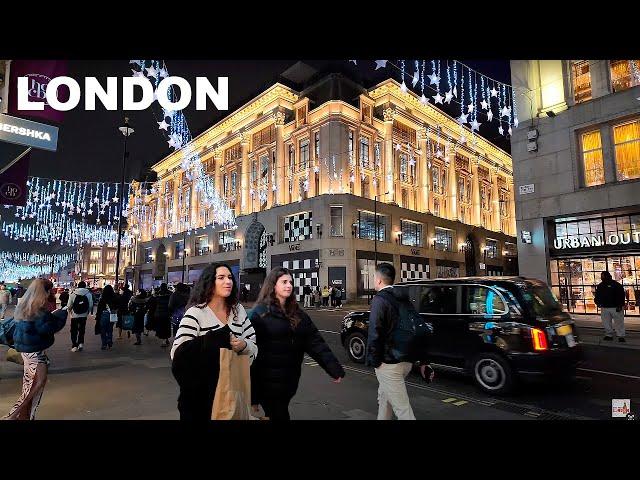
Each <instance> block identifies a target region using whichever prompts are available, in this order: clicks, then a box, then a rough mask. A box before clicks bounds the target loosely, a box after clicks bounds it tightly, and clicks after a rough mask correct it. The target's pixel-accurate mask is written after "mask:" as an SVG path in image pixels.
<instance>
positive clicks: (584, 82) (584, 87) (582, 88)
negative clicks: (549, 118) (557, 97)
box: [571, 60, 591, 103]
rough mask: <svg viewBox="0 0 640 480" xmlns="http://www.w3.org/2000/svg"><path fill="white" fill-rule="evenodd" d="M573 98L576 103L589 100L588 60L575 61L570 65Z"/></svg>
mask: <svg viewBox="0 0 640 480" xmlns="http://www.w3.org/2000/svg"><path fill="white" fill-rule="evenodd" d="M571 69H572V77H573V98H574V99H575V102H576V103H580V102H585V101H587V100H591V72H590V70H589V60H576V61H574V62H573V64H572V67H571Z"/></svg>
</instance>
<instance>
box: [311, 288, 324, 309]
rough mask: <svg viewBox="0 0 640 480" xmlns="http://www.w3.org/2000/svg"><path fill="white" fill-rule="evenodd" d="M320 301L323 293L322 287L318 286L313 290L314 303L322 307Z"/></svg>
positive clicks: (317, 306)
mask: <svg viewBox="0 0 640 480" xmlns="http://www.w3.org/2000/svg"><path fill="white" fill-rule="evenodd" d="M320 302H322V294H321V293H320V287H316V289H315V291H314V292H313V304H314V305H315V307H316V308H320Z"/></svg>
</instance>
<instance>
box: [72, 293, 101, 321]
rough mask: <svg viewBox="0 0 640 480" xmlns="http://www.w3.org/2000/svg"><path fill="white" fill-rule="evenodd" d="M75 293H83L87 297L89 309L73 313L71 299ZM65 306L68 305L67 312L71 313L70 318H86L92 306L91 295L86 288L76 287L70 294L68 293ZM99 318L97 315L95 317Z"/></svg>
mask: <svg viewBox="0 0 640 480" xmlns="http://www.w3.org/2000/svg"><path fill="white" fill-rule="evenodd" d="M77 295H85V296H86V297H87V298H88V299H89V309H88V310H87V311H86V312H85V313H75V312H74V311H73V301H74V300H75V299H76V296H77ZM67 306H68V307H69V313H71V318H86V317H88V316H89V313H91V309H92V308H93V295H92V294H91V292H90V291H89V289H87V288H76V289H75V290H74V291H73V293H71V295H69V301H68V302H67ZM96 318H99V317H96Z"/></svg>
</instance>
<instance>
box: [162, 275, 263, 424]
mask: <svg viewBox="0 0 640 480" xmlns="http://www.w3.org/2000/svg"><path fill="white" fill-rule="evenodd" d="M221 348H231V349H232V350H233V351H234V352H236V353H238V354H239V355H248V356H249V362H250V363H252V362H253V360H254V359H255V358H256V355H257V353H258V347H257V346H256V342H255V332H254V330H253V326H252V325H251V321H250V320H249V318H248V317H247V313H246V312H245V310H244V307H243V306H242V305H241V304H240V303H238V285H237V283H236V279H235V277H234V275H233V273H232V272H231V268H230V267H229V266H228V265H226V264H224V263H213V264H211V265H209V266H208V267H207V268H205V269H204V271H203V272H202V275H201V276H200V280H198V284H197V285H196V286H195V288H194V289H193V292H192V294H191V297H190V299H189V303H188V304H187V311H186V312H185V314H184V317H183V318H182V320H180V325H179V327H178V331H177V332H176V336H175V339H174V341H173V346H172V348H171V359H172V360H173V363H172V372H173V375H174V377H175V378H176V380H177V381H178V384H179V385H180V396H179V397H178V410H179V411H180V419H181V420H210V419H211V409H212V407H213V399H214V397H215V393H216V385H217V383H218V374H219V371H220V364H219V360H220V349H221Z"/></svg>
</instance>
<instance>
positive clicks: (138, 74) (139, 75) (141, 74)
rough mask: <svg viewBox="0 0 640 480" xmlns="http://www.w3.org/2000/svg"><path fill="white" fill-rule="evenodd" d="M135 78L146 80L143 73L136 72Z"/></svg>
mask: <svg viewBox="0 0 640 480" xmlns="http://www.w3.org/2000/svg"><path fill="white" fill-rule="evenodd" d="M133 76H134V77H142V78H144V73H142V72H134V73H133Z"/></svg>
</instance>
